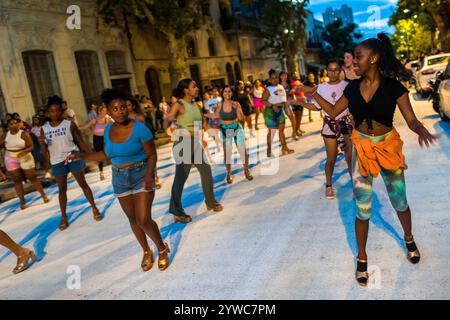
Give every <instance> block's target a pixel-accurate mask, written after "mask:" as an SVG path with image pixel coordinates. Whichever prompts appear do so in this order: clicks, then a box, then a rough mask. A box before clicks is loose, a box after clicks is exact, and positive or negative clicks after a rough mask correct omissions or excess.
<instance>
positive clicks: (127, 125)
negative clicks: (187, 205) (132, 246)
mask: <svg viewBox="0 0 450 320" xmlns="http://www.w3.org/2000/svg"><path fill="white" fill-rule="evenodd" d="M102 100H103V102H104V103H105V105H107V106H108V110H109V114H110V115H111V116H112V117H113V119H114V123H112V124H108V125H107V126H106V128H105V134H104V138H105V147H104V150H101V151H97V152H95V153H92V152H87V153H81V154H72V155H70V156H69V157H68V159H69V160H77V159H84V160H91V161H106V160H109V159H111V162H112V165H113V167H112V184H113V189H114V194H115V196H116V197H117V198H118V199H119V203H120V206H121V207H122V210H123V211H124V212H125V214H126V215H127V218H128V220H129V222H130V226H131V230H132V231H133V233H134V235H135V237H136V239H137V240H138V242H139V244H140V245H141V247H142V249H143V250H144V254H143V258H142V262H141V268H142V270H143V271H148V270H150V269H151V268H152V266H153V263H154V260H153V251H152V249H151V248H150V246H149V245H148V242H147V235H148V236H149V237H150V238H151V239H152V241H153V242H154V243H155V245H156V246H157V247H158V255H159V260H158V267H159V269H160V270H161V271H162V270H165V269H167V267H168V266H169V255H168V254H169V252H170V249H169V245H168V244H167V243H164V242H163V240H162V238H161V233H160V231H159V228H158V225H157V224H156V222H155V221H154V220H153V219H152V212H151V208H152V203H153V199H154V198H155V169H156V158H157V155H156V146H155V141H154V139H153V134H152V133H151V132H150V130H149V129H148V128H147V127H146V126H145V124H143V123H142V122H139V121H136V120H132V119H130V118H129V115H128V108H127V105H126V100H125V96H124V94H123V93H122V92H120V91H118V90H116V89H105V90H104V91H103V93H102Z"/></svg>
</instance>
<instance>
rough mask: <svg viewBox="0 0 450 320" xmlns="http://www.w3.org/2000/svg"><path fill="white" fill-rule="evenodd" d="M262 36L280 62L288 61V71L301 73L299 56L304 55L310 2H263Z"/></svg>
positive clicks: (301, 0)
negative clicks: (307, 9) (307, 8)
mask: <svg viewBox="0 0 450 320" xmlns="http://www.w3.org/2000/svg"><path fill="white" fill-rule="evenodd" d="M263 3H264V5H263V9H262V24H263V31H262V36H263V38H264V39H265V45H264V46H263V48H262V49H261V50H268V51H269V52H270V53H274V54H276V55H277V58H278V59H279V60H280V61H283V60H284V59H286V62H287V67H288V70H291V71H296V72H298V71H299V68H298V60H297V55H298V54H300V53H302V51H303V48H302V47H303V44H304V43H305V38H306V32H305V29H306V22H305V21H306V18H307V12H306V6H307V5H308V4H309V0H299V1H293V0H290V1H281V0H266V1H263Z"/></svg>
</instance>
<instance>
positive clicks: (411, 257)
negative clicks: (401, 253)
mask: <svg viewBox="0 0 450 320" xmlns="http://www.w3.org/2000/svg"><path fill="white" fill-rule="evenodd" d="M405 243H406V248H407V249H408V254H407V255H406V258H407V259H408V261H409V262H411V263H412V264H416V263H419V261H420V252H419V249H417V246H416V243H415V242H414V237H413V236H411V240H409V241H407V240H406V238H405Z"/></svg>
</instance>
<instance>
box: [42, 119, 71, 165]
mask: <svg viewBox="0 0 450 320" xmlns="http://www.w3.org/2000/svg"><path fill="white" fill-rule="evenodd" d="M70 124H71V122H70V121H69V120H63V121H62V122H61V123H60V124H59V126H57V127H52V126H51V125H50V122H47V123H46V124H44V125H43V127H42V129H43V130H44V135H45V141H46V142H47V146H48V151H49V153H50V163H51V164H58V163H61V162H63V161H66V158H67V156H68V155H69V154H70V153H72V152H73V151H79V149H78V147H77V146H76V144H75V143H74V142H73V137H72V133H71V132H70Z"/></svg>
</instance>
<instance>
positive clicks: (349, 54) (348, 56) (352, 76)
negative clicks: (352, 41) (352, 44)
mask: <svg viewBox="0 0 450 320" xmlns="http://www.w3.org/2000/svg"><path fill="white" fill-rule="evenodd" d="M354 59H355V57H354V55H353V50H346V51H345V53H344V66H343V67H342V71H341V73H340V74H339V79H341V80H345V81H347V82H349V81H352V80H357V79H359V78H360V76H358V75H357V74H356V72H355V68H354V64H353V60H354Z"/></svg>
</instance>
